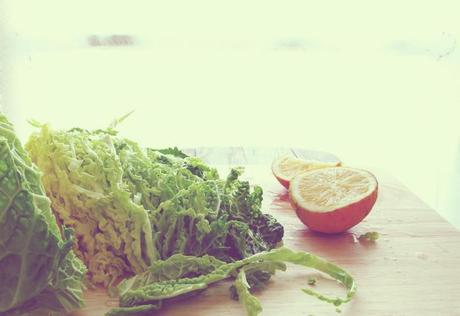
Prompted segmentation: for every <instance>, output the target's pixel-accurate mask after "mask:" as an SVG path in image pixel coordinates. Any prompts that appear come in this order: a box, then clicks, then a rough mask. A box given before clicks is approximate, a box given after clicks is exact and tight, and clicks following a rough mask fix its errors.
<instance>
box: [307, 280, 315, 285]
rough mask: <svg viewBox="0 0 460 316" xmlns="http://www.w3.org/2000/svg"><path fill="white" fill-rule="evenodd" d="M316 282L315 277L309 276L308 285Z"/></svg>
mask: <svg viewBox="0 0 460 316" xmlns="http://www.w3.org/2000/svg"><path fill="white" fill-rule="evenodd" d="M315 284H316V279H315V278H309V279H308V285H315Z"/></svg>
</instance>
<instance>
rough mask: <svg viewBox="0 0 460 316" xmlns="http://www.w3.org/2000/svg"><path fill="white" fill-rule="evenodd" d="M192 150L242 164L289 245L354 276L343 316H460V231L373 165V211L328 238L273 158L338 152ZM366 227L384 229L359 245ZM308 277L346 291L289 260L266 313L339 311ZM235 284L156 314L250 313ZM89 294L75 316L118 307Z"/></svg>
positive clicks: (269, 294)
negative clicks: (301, 212) (302, 214)
mask: <svg viewBox="0 0 460 316" xmlns="http://www.w3.org/2000/svg"><path fill="white" fill-rule="evenodd" d="M187 152H188V153H190V154H193V155H197V156H199V157H202V158H203V159H204V160H205V161H206V162H208V163H210V164H213V165H215V166H216V167H218V169H219V171H220V174H221V176H222V175H225V174H226V172H227V171H228V169H229V166H236V165H244V166H245V167H246V173H245V178H246V179H248V180H250V181H251V183H253V184H259V185H261V186H262V187H263V188H264V204H263V208H264V211H265V212H268V213H270V214H272V215H274V216H275V217H276V218H277V219H278V220H279V221H280V222H281V223H282V224H283V225H284V227H285V237H284V243H285V245H286V246H288V247H290V248H292V249H295V250H302V251H308V252H312V253H314V254H317V255H320V256H322V257H324V258H326V259H328V260H330V261H332V262H334V263H336V264H338V265H340V266H342V267H343V268H344V269H346V270H348V271H349V272H350V273H351V274H352V275H353V276H354V277H355V279H356V282H357V285H358V292H357V294H356V296H355V299H354V300H353V301H352V302H350V303H348V304H347V305H345V306H343V307H341V314H340V315H366V316H372V315H378V316H383V315H404V316H406V315H460V232H459V231H458V230H456V229H455V228H454V227H453V226H452V225H450V224H449V223H447V222H446V221H445V220H443V219H442V218H441V217H440V216H439V215H438V214H437V213H436V212H435V211H434V210H432V209H431V208H430V207H428V206H427V205H426V204H425V203H423V202H422V201H421V200H420V199H419V198H417V197H416V196H415V195H414V194H413V193H412V192H410V191H409V190H408V189H407V188H406V187H404V186H403V185H402V184H401V183H399V182H398V181H397V180H395V178H393V177H391V176H389V175H388V173H386V172H383V171H381V170H378V169H377V168H369V167H367V169H370V171H372V172H373V173H374V174H375V175H376V176H377V179H378V180H379V197H378V200H377V203H376V205H375V206H374V209H373V211H372V212H371V214H370V215H369V216H368V217H367V218H366V219H365V220H364V221H363V222H362V223H361V224H359V225H358V226H356V227H355V228H353V229H351V230H350V231H349V232H347V233H344V234H340V235H334V236H327V235H322V234H317V233H313V232H311V231H310V230H308V229H307V228H306V227H305V226H304V225H303V224H302V223H301V222H300V221H299V220H298V219H297V217H296V215H295V213H294V212H293V210H292V208H291V206H290V204H289V200H288V195H287V191H286V189H284V188H283V187H282V186H281V185H280V184H279V183H278V182H277V180H276V179H275V178H274V177H273V176H272V174H271V170H270V163H271V161H272V159H273V158H274V157H276V156H277V155H280V154H283V153H285V152H291V153H293V154H295V155H297V156H299V157H302V158H315V159H321V160H326V161H334V160H335V159H337V158H336V157H335V156H333V155H328V154H325V153H319V152H313V151H305V150H298V149H282V148H241V147H232V148H197V149H188V150H187ZM349 165H350V164H349ZM358 167H362V166H358ZM368 231H378V232H379V233H380V236H381V237H380V239H379V240H378V241H377V242H375V243H362V242H357V240H356V237H357V236H359V235H360V234H362V233H365V232H368ZM310 277H315V278H317V285H315V288H316V289H317V290H320V291H324V292H325V293H328V294H339V295H340V294H342V295H343V293H344V290H343V288H341V286H340V285H339V284H337V283H336V282H335V281H331V280H329V279H327V278H325V277H324V276H323V275H321V274H319V273H317V272H316V271H314V270H309V269H305V268H302V267H297V266H293V265H288V271H287V272H280V273H278V274H277V275H276V276H275V277H274V278H273V280H272V281H271V282H270V285H269V286H268V288H267V289H265V290H264V291H262V292H261V293H259V295H258V297H259V299H260V301H261V302H262V306H263V308H264V311H263V313H262V315H283V314H284V315H315V316H319V315H338V314H337V313H338V312H337V311H336V309H335V307H333V306H331V305H329V304H327V303H324V302H321V301H319V300H317V299H315V298H313V297H310V296H308V295H306V294H304V293H303V292H301V291H300V289H301V288H303V287H308V285H307V280H308V279H309V278H310ZM230 284H231V283H229V282H223V283H220V284H218V285H215V286H212V287H210V288H209V289H208V290H206V291H205V292H204V293H202V294H200V295H199V296H198V297H195V298H193V299H190V300H187V301H183V302H180V303H175V304H174V305H173V306H167V307H165V308H164V309H162V310H161V311H159V312H158V313H156V314H154V315H167V316H179V315H190V316H193V315H222V316H224V315H245V312H244V310H243V308H242V306H241V305H240V304H239V303H238V302H236V301H233V300H231V299H230V297H229V292H228V287H229V286H230ZM85 298H86V302H87V307H86V308H84V309H82V310H80V311H76V312H74V313H72V314H71V315H73V316H96V315H98V316H99V315H103V314H104V313H105V312H107V311H108V310H110V309H111V308H112V307H114V306H116V305H117V300H116V299H111V298H109V297H108V296H107V295H106V294H105V291H104V290H101V289H99V290H90V291H87V292H86V293H85Z"/></svg>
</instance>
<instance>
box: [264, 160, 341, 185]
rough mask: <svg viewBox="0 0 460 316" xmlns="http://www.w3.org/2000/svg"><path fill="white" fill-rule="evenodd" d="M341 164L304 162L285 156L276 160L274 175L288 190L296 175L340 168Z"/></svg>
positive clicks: (314, 161) (274, 162) (315, 161)
mask: <svg viewBox="0 0 460 316" xmlns="http://www.w3.org/2000/svg"><path fill="white" fill-rule="evenodd" d="M340 165H341V162H340V161H339V162H336V163H331V162H322V161H317V160H303V159H300V158H296V157H293V156H289V155H284V156H281V157H278V158H277V159H275V160H274V161H273V163H272V172H273V175H274V176H275V177H276V179H278V181H279V182H280V183H281V184H282V185H283V186H284V187H285V188H286V189H288V188H289V183H290V181H291V179H292V178H293V177H295V176H296V175H298V174H300V173H303V172H306V171H309V170H315V169H320V168H328V167H336V166H340Z"/></svg>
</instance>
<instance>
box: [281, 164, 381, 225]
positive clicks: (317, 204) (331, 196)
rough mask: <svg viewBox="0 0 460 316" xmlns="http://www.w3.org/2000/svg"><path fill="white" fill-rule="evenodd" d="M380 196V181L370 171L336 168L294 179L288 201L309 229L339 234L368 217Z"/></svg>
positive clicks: (319, 170)
mask: <svg viewBox="0 0 460 316" xmlns="http://www.w3.org/2000/svg"><path fill="white" fill-rule="evenodd" d="M377 192H378V182H377V179H376V178H375V176H374V175H373V174H372V173H370V172H369V171H366V170H362V169H355V168H348V167H333V168H325V169H317V170H312V171H308V172H304V173H302V174H299V175H298V176H296V177H294V179H292V181H291V185H290V189H289V197H290V200H291V204H292V205H293V207H294V208H295V210H296V213H297V216H298V217H299V219H300V220H301V221H302V222H303V223H304V224H305V225H307V226H308V227H309V228H310V229H312V230H314V231H319V232H323V233H340V232H343V231H346V230H347V229H349V228H351V227H353V226H355V225H356V224H358V223H359V222H361V221H362V220H363V219H364V218H365V217H366V216H367V215H368V214H369V212H370V211H371V209H372V207H373V206H374V204H375V201H376V200H377Z"/></svg>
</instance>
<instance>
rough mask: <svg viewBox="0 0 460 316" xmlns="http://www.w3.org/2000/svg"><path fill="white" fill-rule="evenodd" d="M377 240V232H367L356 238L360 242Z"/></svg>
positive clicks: (378, 236)
mask: <svg viewBox="0 0 460 316" xmlns="http://www.w3.org/2000/svg"><path fill="white" fill-rule="evenodd" d="M379 238H380V234H379V233H378V232H367V233H365V234H362V235H360V236H359V237H358V239H359V240H362V241H376V240H377V239H379Z"/></svg>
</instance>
